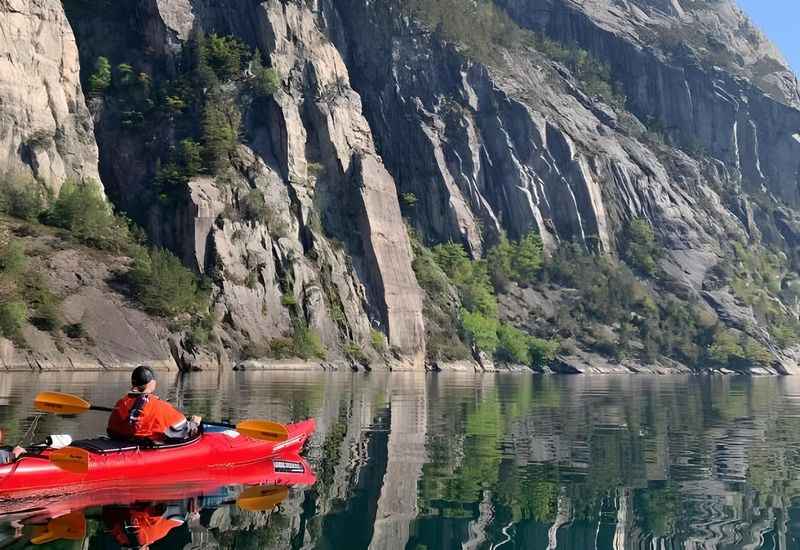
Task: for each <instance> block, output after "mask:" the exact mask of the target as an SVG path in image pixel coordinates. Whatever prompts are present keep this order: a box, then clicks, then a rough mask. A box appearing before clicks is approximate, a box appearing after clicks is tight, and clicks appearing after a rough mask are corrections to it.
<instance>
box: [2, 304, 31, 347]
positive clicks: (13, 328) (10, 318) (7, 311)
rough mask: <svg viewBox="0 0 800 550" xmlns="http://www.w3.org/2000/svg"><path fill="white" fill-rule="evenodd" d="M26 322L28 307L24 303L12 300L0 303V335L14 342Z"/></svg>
mask: <svg viewBox="0 0 800 550" xmlns="http://www.w3.org/2000/svg"><path fill="white" fill-rule="evenodd" d="M27 320H28V307H27V306H26V305H25V302H22V301H20V300H12V301H8V302H2V303H0V335H2V336H3V337H5V338H8V339H11V340H16V339H18V338H19V335H20V331H21V330H22V327H23V326H25V322H26V321H27Z"/></svg>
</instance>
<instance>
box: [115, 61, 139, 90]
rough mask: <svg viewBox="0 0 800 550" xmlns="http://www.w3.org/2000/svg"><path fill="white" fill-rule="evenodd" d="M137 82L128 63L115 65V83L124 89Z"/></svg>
mask: <svg viewBox="0 0 800 550" xmlns="http://www.w3.org/2000/svg"><path fill="white" fill-rule="evenodd" d="M137 82H138V79H137V76H136V73H135V72H134V70H133V66H132V65H131V64H130V63H120V64H119V65H117V81H116V83H117V84H118V85H119V86H121V87H124V88H127V87H129V86H132V85H133V84H136V83H137Z"/></svg>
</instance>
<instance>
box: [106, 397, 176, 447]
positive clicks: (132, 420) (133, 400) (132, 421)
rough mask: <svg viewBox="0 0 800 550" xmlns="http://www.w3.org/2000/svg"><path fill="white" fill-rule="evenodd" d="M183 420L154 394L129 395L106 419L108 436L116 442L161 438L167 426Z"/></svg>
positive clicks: (120, 401) (173, 408)
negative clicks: (118, 440) (120, 440)
mask: <svg viewBox="0 0 800 550" xmlns="http://www.w3.org/2000/svg"><path fill="white" fill-rule="evenodd" d="M184 421H186V417H184V416H183V414H182V413H181V412H180V411H177V410H176V409H175V407H173V406H172V405H170V404H169V403H167V402H166V401H162V400H161V399H159V398H158V396H157V395H153V394H142V393H129V394H128V395H126V396H125V397H123V398H122V399H120V400H119V401H117V404H116V405H115V406H114V410H113V411H112V412H111V416H110V417H109V419H108V435H110V436H111V437H114V438H119V439H149V440H152V441H158V440H163V439H164V437H165V436H164V434H165V433H166V431H167V430H168V429H169V427H170V426H174V425H175V424H179V423H180V422H184Z"/></svg>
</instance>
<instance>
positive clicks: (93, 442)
mask: <svg viewBox="0 0 800 550" xmlns="http://www.w3.org/2000/svg"><path fill="white" fill-rule="evenodd" d="M201 437H202V436H201V435H200V434H198V435H196V436H195V437H193V438H191V439H187V440H183V441H167V442H164V443H157V442H154V441H149V440H137V441H131V440H126V439H113V438H111V437H106V436H102V437H95V438H92V439H81V440H78V441H73V442H72V445H71V446H72V447H78V448H79V449H84V450H86V451H89V452H90V453H95V454H109V453H120V452H125V451H139V450H150V449H158V450H163V449H174V448H178V447H187V446H189V445H193V444H195V443H197V442H198V441H200V438H201Z"/></svg>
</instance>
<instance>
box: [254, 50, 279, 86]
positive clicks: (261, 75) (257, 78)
mask: <svg viewBox="0 0 800 550" xmlns="http://www.w3.org/2000/svg"><path fill="white" fill-rule="evenodd" d="M250 69H251V71H252V73H253V83H252V85H253V89H254V90H255V92H256V93H257V94H258V95H259V96H261V97H270V96H271V95H273V94H274V93H275V92H277V91H278V89H279V88H280V86H281V78H280V76H279V75H278V71H276V70H275V69H270V68H267V67H264V65H263V64H262V63H261V52H260V51H258V50H256V52H255V55H254V56H253V61H252V63H251V65H250Z"/></svg>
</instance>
